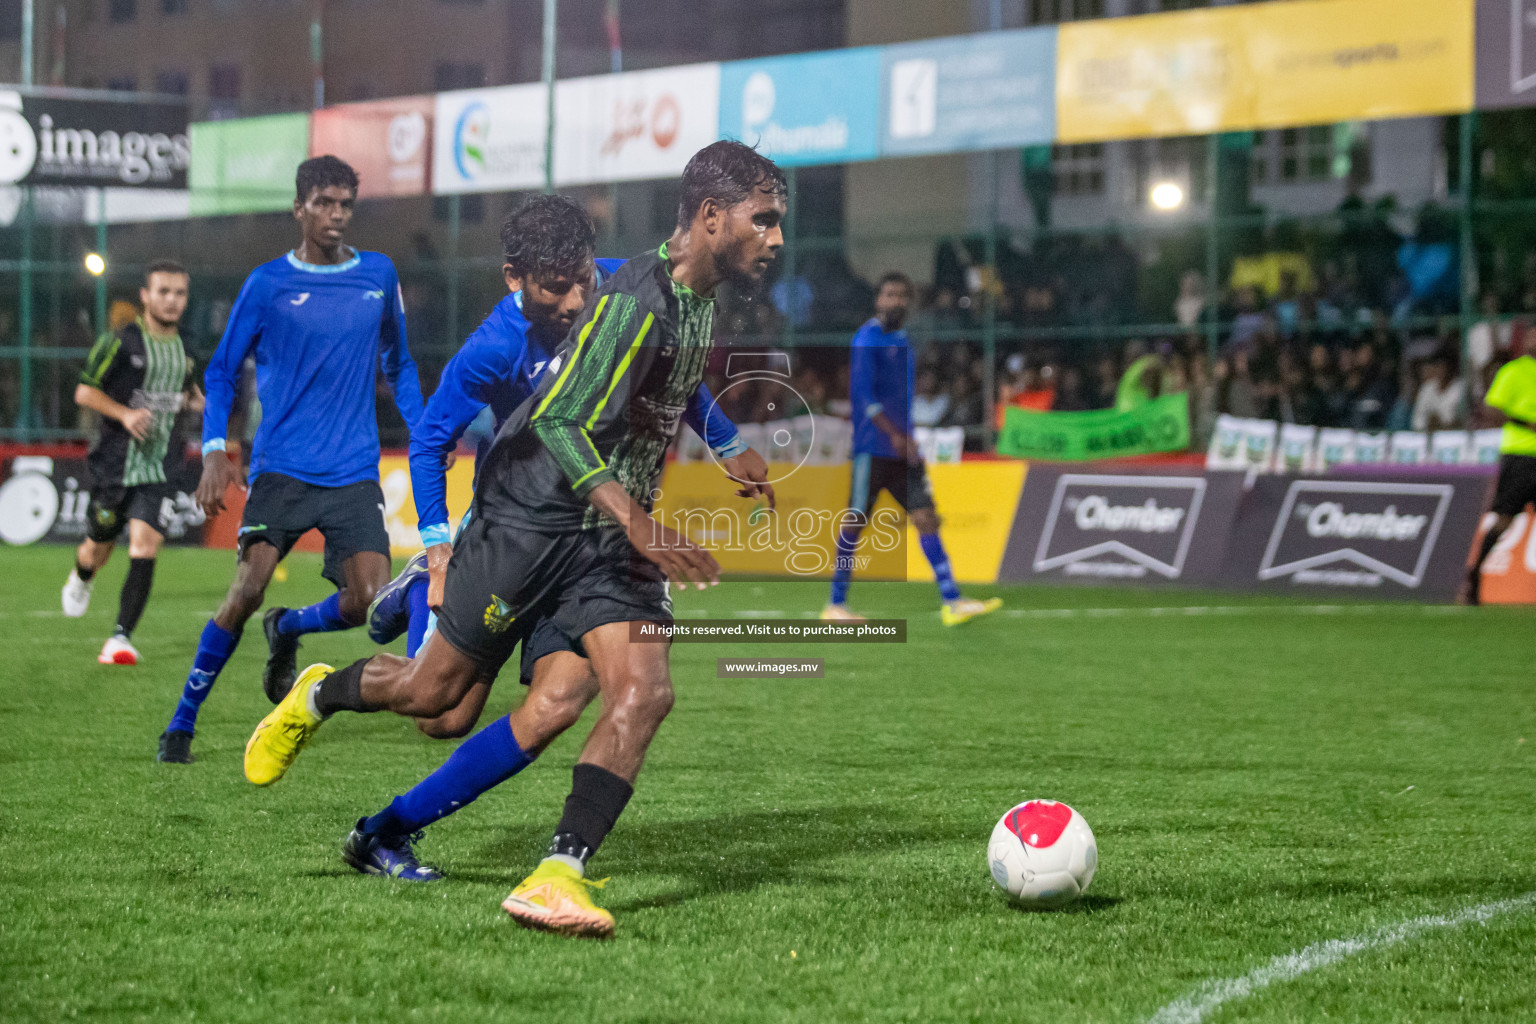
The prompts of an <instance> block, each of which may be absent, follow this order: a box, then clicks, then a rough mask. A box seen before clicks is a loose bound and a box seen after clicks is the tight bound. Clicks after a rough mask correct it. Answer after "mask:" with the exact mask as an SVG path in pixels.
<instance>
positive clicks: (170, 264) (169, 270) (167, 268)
mask: <svg viewBox="0 0 1536 1024" xmlns="http://www.w3.org/2000/svg"><path fill="white" fill-rule="evenodd" d="M156 274H184V275H186V276H187V277H191V276H192V275H191V274H190V273H188V271H187V268H186V267H184V266H182V265H181V263H180V262H178V261H177V260H172V259H161V260H155V261H154V262H153V263H151V264H150V265H149V266H147V267H145V268H144V286H145V287H146V288H147V287H149V279H150V278H151V277H154V276H155V275H156Z"/></svg>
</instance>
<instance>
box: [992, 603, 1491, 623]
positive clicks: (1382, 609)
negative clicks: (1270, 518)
mask: <svg viewBox="0 0 1536 1024" xmlns="http://www.w3.org/2000/svg"><path fill="white" fill-rule="evenodd" d="M1470 610H1471V609H1464V608H1461V607H1460V606H1457V605H1415V604H1226V605H1222V604H1216V605H1177V606H1173V607H1157V608H1005V609H1003V610H1002V612H1001V613H1000V614H1002V615H1005V616H1007V617H1008V618H1010V619H1110V618H1157V617H1161V616H1169V617H1172V616H1178V615H1187V616H1190V617H1195V616H1201V615H1208V616H1242V615H1384V614H1387V615H1390V614H1399V613H1400V614H1408V615H1446V614H1456V613H1459V612H1462V611H1470Z"/></svg>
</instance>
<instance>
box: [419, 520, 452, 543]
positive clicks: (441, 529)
mask: <svg viewBox="0 0 1536 1024" xmlns="http://www.w3.org/2000/svg"><path fill="white" fill-rule="evenodd" d="M418 532H419V533H420V534H421V544H422V546H423V547H428V548H430V547H431V546H432V545H434V544H447V543H448V542H449V541H451V540H452V539H453V538H452V536H451V535H450V534H449V532H448V524H447V523H432V524H430V525H428V526H423V527H420V528H419V530H418Z"/></svg>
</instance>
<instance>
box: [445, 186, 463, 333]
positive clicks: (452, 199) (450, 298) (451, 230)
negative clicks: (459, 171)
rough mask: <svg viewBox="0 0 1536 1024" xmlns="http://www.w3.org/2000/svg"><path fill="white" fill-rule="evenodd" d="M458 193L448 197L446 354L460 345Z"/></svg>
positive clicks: (461, 219) (460, 219) (460, 223)
mask: <svg viewBox="0 0 1536 1024" xmlns="http://www.w3.org/2000/svg"><path fill="white" fill-rule="evenodd" d="M461 198H462V197H460V196H459V195H458V194H457V193H455V194H453V195H451V196H449V197H448V258H447V260H448V288H447V292H448V294H447V304H448V316H447V320H448V340H447V341H446V342H445V345H446V348H445V349H444V351H445V352H452V351H453V350H454V349H455V348H456V347H457V346H458V343H459V234H460V232H461V230H462V228H463V209H462V207H461V205H460V203H461Z"/></svg>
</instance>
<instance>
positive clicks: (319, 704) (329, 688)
mask: <svg viewBox="0 0 1536 1024" xmlns="http://www.w3.org/2000/svg"><path fill="white" fill-rule="evenodd" d="M369 660H370V659H368V658H364V659H363V660H361V661H354V662H353V663H352V664H350V665H348V666H347V667H346V668H344V669H340V670H338V671H336V672H332V673H331V674H330V675H328V676H326V677H325V678H324V679H322V680H320V690H319V692H318V693H316V694H315V710H317V711H319V712H320V713H321V714H322V715H324V716H325V717H327V718H329V717H331V716H332V715H334V714H335V713H336V712H338V711H377V710H379V709H378V708H374V707H369V706H368V705H366V704H364V703H363V667H364V666H365V665H367V664H368V662H369Z"/></svg>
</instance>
